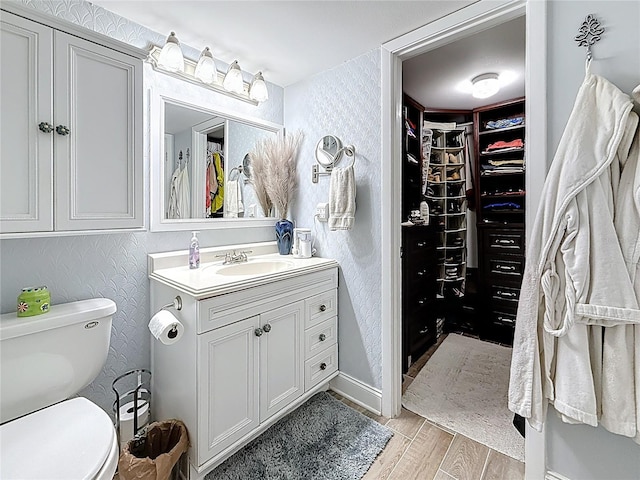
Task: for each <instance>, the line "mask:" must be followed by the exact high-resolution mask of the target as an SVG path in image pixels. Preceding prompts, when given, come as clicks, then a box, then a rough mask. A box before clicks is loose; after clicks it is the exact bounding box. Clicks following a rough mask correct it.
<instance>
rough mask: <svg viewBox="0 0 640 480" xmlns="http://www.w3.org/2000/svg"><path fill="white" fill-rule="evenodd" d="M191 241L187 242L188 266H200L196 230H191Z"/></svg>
mask: <svg viewBox="0 0 640 480" xmlns="http://www.w3.org/2000/svg"><path fill="white" fill-rule="evenodd" d="M192 233H193V237H191V242H190V243H189V268H199V267H200V243H199V242H198V236H197V235H198V233H200V232H198V231H195V232H192Z"/></svg>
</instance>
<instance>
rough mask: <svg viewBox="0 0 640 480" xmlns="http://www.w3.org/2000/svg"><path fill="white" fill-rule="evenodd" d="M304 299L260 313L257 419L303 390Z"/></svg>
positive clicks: (282, 406)
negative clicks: (261, 333) (258, 409)
mask: <svg viewBox="0 0 640 480" xmlns="http://www.w3.org/2000/svg"><path fill="white" fill-rule="evenodd" d="M303 313H304V301H301V302H296V303H293V304H291V305H287V306H284V307H281V308H277V309H275V310H271V311H269V312H266V313H263V314H262V315H260V323H261V325H262V327H261V328H262V330H263V332H264V333H263V335H262V336H261V337H260V421H261V422H263V421H265V420H266V419H268V418H269V417H270V416H271V415H273V414H274V413H276V412H277V411H279V410H280V409H282V408H284V407H285V406H287V405H288V404H290V403H291V402H292V401H293V400H295V399H296V398H298V397H299V396H300V395H302V393H303V392H304V372H303V365H304V359H303V358H302V344H303V342H304V318H303Z"/></svg>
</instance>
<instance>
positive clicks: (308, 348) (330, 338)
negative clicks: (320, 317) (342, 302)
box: [304, 317, 338, 360]
mask: <svg viewBox="0 0 640 480" xmlns="http://www.w3.org/2000/svg"><path fill="white" fill-rule="evenodd" d="M337 342H338V317H333V318H331V319H329V320H325V321H324V322H322V323H319V324H318V325H316V326H315V327H311V328H309V329H308V330H307V331H305V332H304V358H305V360H308V359H310V358H311V357H313V356H314V355H317V354H318V353H320V352H321V351H323V350H324V349H325V348H327V347H330V346H331V345H333V344H335V343H337Z"/></svg>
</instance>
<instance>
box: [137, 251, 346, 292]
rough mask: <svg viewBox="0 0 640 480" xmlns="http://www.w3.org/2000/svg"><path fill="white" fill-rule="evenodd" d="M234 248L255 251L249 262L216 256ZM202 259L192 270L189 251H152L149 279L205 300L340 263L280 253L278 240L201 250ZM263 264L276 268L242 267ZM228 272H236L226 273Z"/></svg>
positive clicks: (249, 257)
mask: <svg viewBox="0 0 640 480" xmlns="http://www.w3.org/2000/svg"><path fill="white" fill-rule="evenodd" d="M233 250H235V251H237V252H240V251H244V250H251V251H252V252H253V253H251V254H249V255H248V260H247V262H242V263H234V264H228V265H223V259H221V258H218V257H217V256H219V255H223V254H224V253H226V252H229V251H233ZM274 252H275V253H274ZM200 258H201V263H200V268H197V269H190V268H189V266H188V264H187V261H188V260H187V259H188V252H187V251H178V252H168V253H160V254H150V255H149V278H150V279H152V280H156V281H158V282H161V283H164V284H166V285H169V286H171V287H174V288H176V289H178V290H180V291H183V292H185V293H188V294H189V295H191V296H193V297H195V298H197V299H202V298H208V297H213V296H216V295H223V294H225V293H230V292H234V291H237V290H242V289H245V288H250V287H255V286H259V285H265V284H268V283H271V282H274V281H278V280H283V279H285V278H291V277H296V276H299V275H304V274H307V273H311V272H316V271H321V270H326V269H329V268H335V267H337V266H338V262H336V261H335V260H333V259H329V258H319V257H311V258H294V257H293V256H292V255H280V254H278V253H277V247H276V246H275V242H264V243H260V244H245V245H231V246H226V247H215V248H207V249H201V250H200ZM176 264H177V265H176ZM262 266H267V269H268V267H270V266H275V267H276V271H267V272H260V273H247V274H244V271H243V270H251V269H252V268H253V267H258V268H257V270H258V271H259V270H262V269H261V268H260V267H262ZM229 271H231V272H237V273H232V274H229V273H227V274H225V273H224V272H229Z"/></svg>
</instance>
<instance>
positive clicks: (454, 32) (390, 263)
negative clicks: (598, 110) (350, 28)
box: [382, 1, 546, 478]
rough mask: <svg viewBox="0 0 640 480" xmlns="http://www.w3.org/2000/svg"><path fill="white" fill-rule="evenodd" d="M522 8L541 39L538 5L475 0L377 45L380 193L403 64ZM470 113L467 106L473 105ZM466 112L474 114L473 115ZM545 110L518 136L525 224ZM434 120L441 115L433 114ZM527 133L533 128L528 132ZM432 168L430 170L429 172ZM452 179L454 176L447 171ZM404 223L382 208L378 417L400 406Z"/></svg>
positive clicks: (397, 122)
mask: <svg viewBox="0 0 640 480" xmlns="http://www.w3.org/2000/svg"><path fill="white" fill-rule="evenodd" d="M525 7H526V8H525ZM525 9H526V10H527V17H526V30H527V31H528V32H531V31H535V32H536V39H537V41H536V42H539V40H540V38H541V37H542V38H544V35H545V25H546V21H545V13H546V11H545V7H544V5H538V4H532V3H529V4H527V2H524V1H522V2H504V3H501V4H500V5H498V6H496V4H495V3H491V2H479V3H477V4H474V5H471V6H469V7H467V8H465V9H462V10H460V11H458V12H456V13H455V14H453V15H450V16H448V17H445V18H443V19H441V20H440V21H437V22H434V23H432V24H429V25H427V26H425V27H423V28H422V29H419V31H415V32H411V33H410V34H407V35H406V36H404V37H400V38H398V39H396V40H394V41H392V42H388V43H387V44H385V45H384V46H383V51H382V67H383V133H387V132H389V133H390V136H389V138H390V140H387V136H386V135H383V155H384V157H385V160H388V164H387V161H385V162H383V166H385V167H386V172H383V178H384V185H383V192H384V191H386V192H387V195H389V196H390V197H395V198H398V197H399V196H400V195H399V194H400V192H401V191H402V188H401V182H402V180H401V179H402V169H401V165H402V162H403V161H404V158H405V155H404V152H403V150H402V140H403V135H404V131H403V128H404V125H403V123H404V117H403V110H402V105H403V100H402V87H401V86H402V80H401V79H402V62H403V61H409V60H410V59H412V58H413V57H417V56H418V55H421V54H424V53H425V52H428V51H431V50H435V49H437V48H439V47H442V46H444V45H447V44H450V43H452V42H455V41H458V40H460V39H464V38H465V37H469V36H470V35H474V34H476V33H479V32H482V31H484V30H487V29H489V28H492V27H495V26H498V25H500V24H504V23H506V22H509V21H511V20H514V19H516V18H518V17H522V16H523V15H524V13H525ZM536 42H534V41H533V40H532V38H531V36H530V35H529V37H528V41H527V43H526V55H527V60H526V63H527V68H526V71H525V78H526V92H525V97H527V98H538V99H544V98H545V91H546V79H545V76H546V72H545V62H546V52H545V48H544V42H542V43H536ZM530 65H536V69H531V68H530ZM471 110H473V107H472V108H471ZM471 113H472V115H471V117H472V119H473V112H471ZM545 115H546V108H545V102H544V100H538V101H537V102H532V104H526V107H525V115H524V116H525V118H526V122H527V126H528V127H529V128H528V129H527V130H528V131H527V132H526V135H525V139H524V143H525V149H526V158H529V159H537V160H535V161H534V162H533V163H529V164H528V166H527V178H526V181H525V188H524V190H526V200H525V204H526V212H527V213H526V214H525V215H524V218H525V220H524V222H523V223H525V224H526V225H527V226H528V227H529V226H530V224H531V223H532V222H531V219H532V217H533V214H532V213H531V212H533V211H535V206H536V205H537V203H538V199H539V195H540V192H541V187H542V183H543V181H544V174H545V172H546V135H545V127H544V125H545ZM436 120H446V119H442V118H438V119H436ZM471 121H473V120H471ZM443 123H446V122H443ZM532 131H533V132H534V133H531V132H532ZM445 142H446V139H445ZM454 163H462V162H454ZM445 168H446V167H445ZM445 172H446V170H445ZM431 173H432V174H433V173H434V172H431ZM445 174H447V173H445ZM428 175H429V171H428V170H426V171H425V176H428ZM447 175H448V174H447ZM448 176H449V175H448ZM451 178H452V179H453V176H452V175H451ZM436 180H437V178H436ZM445 186H446V185H445ZM452 193H455V192H452ZM458 196H460V195H458ZM465 197H466V191H465ZM410 213H411V212H410ZM413 213H415V212H413ZM406 220H407V219H405V218H403V212H402V207H401V206H400V205H396V206H389V207H388V208H387V209H386V210H383V250H384V251H385V253H386V254H388V255H385V256H384V257H383V271H384V272H385V276H384V279H383V291H384V292H385V293H386V294H387V295H385V296H384V297H383V298H386V299H387V301H386V302H385V303H383V318H384V320H383V359H385V360H384V363H383V391H382V406H383V414H385V415H397V414H399V413H400V409H401V395H402V391H401V383H402V376H401V372H402V359H403V355H402V353H401V352H402V338H403V336H402V322H401V318H402V308H401V298H402V281H401V272H402V268H401V260H400V258H398V256H397V253H396V252H400V250H401V240H402V234H401V228H402V227H400V224H401V223H402V222H403V221H406ZM467 240H468V239H467ZM460 263H463V262H460ZM465 263H466V260H465ZM465 267H466V265H465ZM446 273H447V272H445V276H446ZM458 273H459V272H456V278H457V277H460V276H462V277H463V279H464V280H463V282H464V287H465V289H466V287H467V286H468V285H467V283H466V279H467V276H466V272H465V275H458ZM460 273H461V272H460ZM451 275H453V272H451ZM527 433H528V438H527V447H526V454H525V455H526V459H527V477H529V476H530V475H531V477H530V478H535V475H538V476H540V475H542V476H543V475H544V448H543V446H544V437H543V436H542V435H529V432H527Z"/></svg>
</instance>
